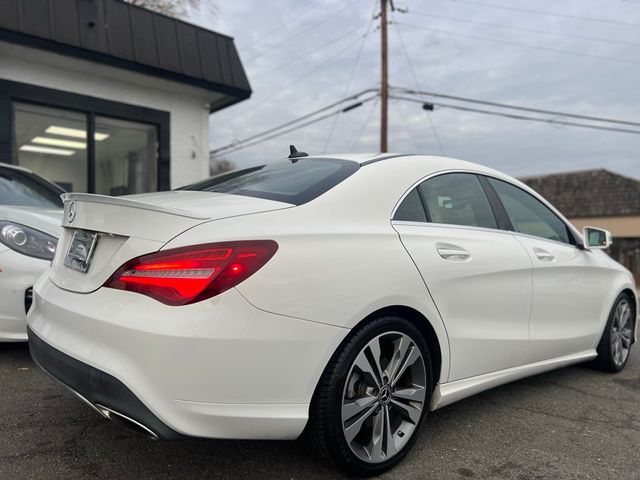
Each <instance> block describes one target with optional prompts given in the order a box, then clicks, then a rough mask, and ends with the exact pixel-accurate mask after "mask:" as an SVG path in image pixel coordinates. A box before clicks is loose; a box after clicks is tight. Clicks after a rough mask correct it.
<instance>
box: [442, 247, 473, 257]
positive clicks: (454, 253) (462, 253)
mask: <svg viewBox="0 0 640 480" xmlns="http://www.w3.org/2000/svg"><path fill="white" fill-rule="evenodd" d="M436 250H438V255H440V256H441V257H442V258H444V259H445V260H468V259H469V258H471V254H470V253H469V252H468V251H467V250H465V249H464V248H462V247H459V246H457V245H450V244H438V245H436Z"/></svg>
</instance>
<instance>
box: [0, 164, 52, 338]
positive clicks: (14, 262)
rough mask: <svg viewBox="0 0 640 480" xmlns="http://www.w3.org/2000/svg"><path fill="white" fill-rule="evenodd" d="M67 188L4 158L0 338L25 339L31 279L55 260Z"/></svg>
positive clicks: (0, 218) (0, 180)
mask: <svg viewBox="0 0 640 480" xmlns="http://www.w3.org/2000/svg"><path fill="white" fill-rule="evenodd" d="M62 193H64V190H63V189H62V188H60V187H58V186H57V185H55V184H54V183H51V182H49V181H48V180H45V179H44V178H42V177H41V176H39V175H36V174H35V173H33V172H31V171H29V170H27V169H25V168H21V167H18V166H15V165H9V164H6V163H0V342H20V341H21V342H24V341H26V340H27V311H28V310H29V307H31V297H32V287H33V283H34V282H35V281H36V280H37V279H38V277H39V276H40V275H42V272H44V271H45V270H46V269H47V268H48V267H49V264H50V263H51V260H52V259H53V252H54V251H55V248H56V243H57V241H58V236H59V235H60V231H61V230H62V229H61V228H60V219H61V218H62V201H61V200H60V195H61V194H62Z"/></svg>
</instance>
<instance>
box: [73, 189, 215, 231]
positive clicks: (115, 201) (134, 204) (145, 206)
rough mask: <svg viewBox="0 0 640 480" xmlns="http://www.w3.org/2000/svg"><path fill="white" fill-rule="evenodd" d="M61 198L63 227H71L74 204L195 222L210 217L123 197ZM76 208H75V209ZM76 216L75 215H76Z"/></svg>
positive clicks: (80, 195)
mask: <svg viewBox="0 0 640 480" xmlns="http://www.w3.org/2000/svg"><path fill="white" fill-rule="evenodd" d="M60 198H61V199H62V201H63V202H64V216H63V217H62V226H63V227H64V226H68V225H69V223H70V222H69V219H70V217H71V214H70V210H71V209H72V204H74V203H75V202H81V203H101V204H106V205H113V206H119V207H129V208H135V209H138V210H149V211H152V212H160V213H164V214H167V215H176V216H178V217H184V218H191V219H194V220H207V219H208V217H206V216H202V215H197V214H194V213H193V212H190V211H188V210H182V209H179V208H172V207H163V206H159V205H151V204H149V203H145V202H140V201H138V200H130V199H128V198H122V197H110V196H108V195H97V194H93V193H64V194H62V195H60ZM73 208H75V207H73ZM74 216H75V213H74Z"/></svg>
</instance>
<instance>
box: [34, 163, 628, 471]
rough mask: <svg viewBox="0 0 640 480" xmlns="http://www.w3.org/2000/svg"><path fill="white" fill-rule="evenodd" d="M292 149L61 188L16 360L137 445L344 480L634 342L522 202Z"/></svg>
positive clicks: (582, 263)
mask: <svg viewBox="0 0 640 480" xmlns="http://www.w3.org/2000/svg"><path fill="white" fill-rule="evenodd" d="M301 155H302V154H300V153H298V154H296V155H294V158H290V159H287V160H283V161H277V162H273V163H269V164H266V165H263V166H258V167H254V168H248V169H245V170H239V171H235V172H231V173H227V174H223V175H220V176H216V177H213V178H211V179H208V180H205V181H203V182H200V183H197V184H194V185H190V186H188V187H184V188H183V189H180V190H177V191H171V192H161V193H151V194H142V195H133V196H129V197H118V198H112V197H104V196H99V195H87V194H67V195H65V197H64V202H65V215H64V217H63V218H64V220H63V227H64V228H63V233H62V236H61V237H60V243H59V246H58V249H57V252H56V255H55V258H54V260H53V265H52V268H51V270H50V272H49V274H48V275H43V276H42V277H41V278H40V279H39V280H38V282H37V283H36V286H35V289H34V302H35V306H34V308H33V309H32V310H31V311H30V313H29V339H30V342H31V344H30V346H31V351H32V355H33V357H34V359H35V360H36V361H37V362H38V363H39V364H40V365H41V366H42V367H43V368H44V369H45V370H46V371H48V372H49V373H51V374H52V375H53V376H54V377H56V378H58V379H59V380H60V381H61V382H62V383H63V384H65V385H66V386H67V387H69V388H70V389H71V390H73V391H74V392H76V393H77V394H78V396H80V397H81V398H82V399H84V400H85V401H86V402H87V403H88V404H89V405H91V406H93V407H94V408H95V409H96V410H98V411H99V412H100V413H102V414H103V415H104V416H105V417H108V418H110V419H112V420H115V421H117V422H119V423H121V424H123V425H126V426H129V427H130V428H133V429H135V430H137V431H139V432H143V433H145V434H147V435H148V436H150V437H153V438H158V437H161V438H178V437H181V436H194V437H207V438H228V439H293V438H296V437H298V436H299V435H300V434H301V433H302V432H303V430H305V427H307V428H308V432H309V434H310V436H311V438H312V439H313V440H314V441H315V442H316V444H317V446H318V448H319V451H320V452H322V453H323V454H325V455H326V456H328V457H330V458H332V459H333V460H335V461H336V462H337V463H338V465H340V466H341V467H342V468H344V469H346V470H347V471H349V472H351V473H355V474H361V475H362V474H364V475H372V474H377V473H380V472H382V471H384V470H385V469H388V468H390V467H391V466H393V465H394V464H396V463H397V462H399V461H400V459H402V457H403V456H404V455H405V454H406V453H407V451H408V450H409V449H410V447H411V446H412V444H413V443H414V442H415V440H416V437H417V436H418V432H419V430H420V426H421V424H422V422H423V420H424V418H425V415H426V413H427V412H428V411H430V410H434V409H437V408H440V407H443V406H445V405H448V404H450V403H452V402H455V401H457V400H460V399H462V398H465V397H468V396H470V395H472V394H475V393H477V392H480V391H482V390H485V389H488V388H491V387H494V386H496V385H500V384H503V383H506V382H509V381H512V380H516V379H519V378H522V377H526V376H528V375H534V374H537V373H540V372H544V371H547V370H551V369H554V368H558V367H562V366H565V365H569V364H572V363H577V362H585V361H589V360H595V361H596V362H597V363H598V365H600V366H601V367H603V368H604V369H605V370H608V371H610V372H616V371H619V370H621V369H622V368H623V367H624V366H625V363H626V362H627V358H628V356H629V350H630V347H631V344H632V343H633V342H634V340H635V329H636V311H637V299H636V297H635V295H636V293H635V285H634V281H633V278H632V276H631V274H630V273H629V272H628V271H627V270H625V269H624V268H623V267H622V266H620V265H619V264H618V263H616V262H615V261H613V260H612V259H611V258H609V257H608V256H607V255H606V253H605V252H603V251H602V250H601V249H602V248H605V247H607V246H608V244H609V242H610V236H609V235H608V233H607V232H605V231H603V230H598V229H590V230H589V231H587V235H586V237H583V235H582V234H581V233H580V232H578V231H576V230H575V228H574V227H572V226H571V224H570V223H569V222H568V221H567V220H566V219H565V218H564V217H563V216H562V215H561V214H560V213H559V212H558V211H557V210H555V209H554V208H553V207H552V206H551V205H549V204H548V203H547V202H546V201H545V200H544V199H542V198H540V196H539V195H537V194H536V193H535V192H533V191H532V190H530V189H529V188H528V187H526V186H525V185H523V184H522V183H520V182H519V181H517V180H515V179H513V178H511V177H509V176H507V175H505V174H502V173H500V172H497V171H495V170H492V169H489V168H486V167H483V166H480V165H476V164H473V163H468V162H463V161H459V160H454V159H450V158H444V157H435V156H418V155H416V156H407V155H374V156H371V155H368V156H367V155H348V156H346V155H345V156H339V157H332V158H324V157H322V158H321V157H307V158H304V157H302V156H301Z"/></svg>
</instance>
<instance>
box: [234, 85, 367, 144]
mask: <svg viewBox="0 0 640 480" xmlns="http://www.w3.org/2000/svg"><path fill="white" fill-rule="evenodd" d="M376 98H377V96H375V97H370V98H367V99H365V100H362V101H361V102H359V103H358V104H355V105H350V106H348V107H346V108H344V109H342V110H336V111H334V112H329V113H327V114H325V115H322V116H321V117H318V118H314V119H312V120H309V121H307V122H304V123H301V124H300V125H296V126H293V127H291V128H288V129H286V130H283V131H280V132H277V133H274V134H273V135H270V136H268V137H265V138H262V139H260V140H256V141H254V142H250V143H246V144H243V145H240V146H238V147H236V148H234V149H233V150H230V151H227V154H229V153H235V152H237V151H238V150H243V149H245V148H249V147H253V146H254V145H258V144H260V143H263V142H266V141H268V140H272V139H274V138H277V137H280V136H282V135H285V134H287V133H290V132H293V131H295V130H299V129H301V128H303V127H306V126H309V125H312V124H314V123H318V122H321V121H322V120H325V119H327V118H330V117H333V116H334V115H340V113H342V112H344V111H347V110H353V109H355V108H357V107H360V106H362V105H364V104H365V103H367V102H370V101H372V100H374V99H376Z"/></svg>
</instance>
